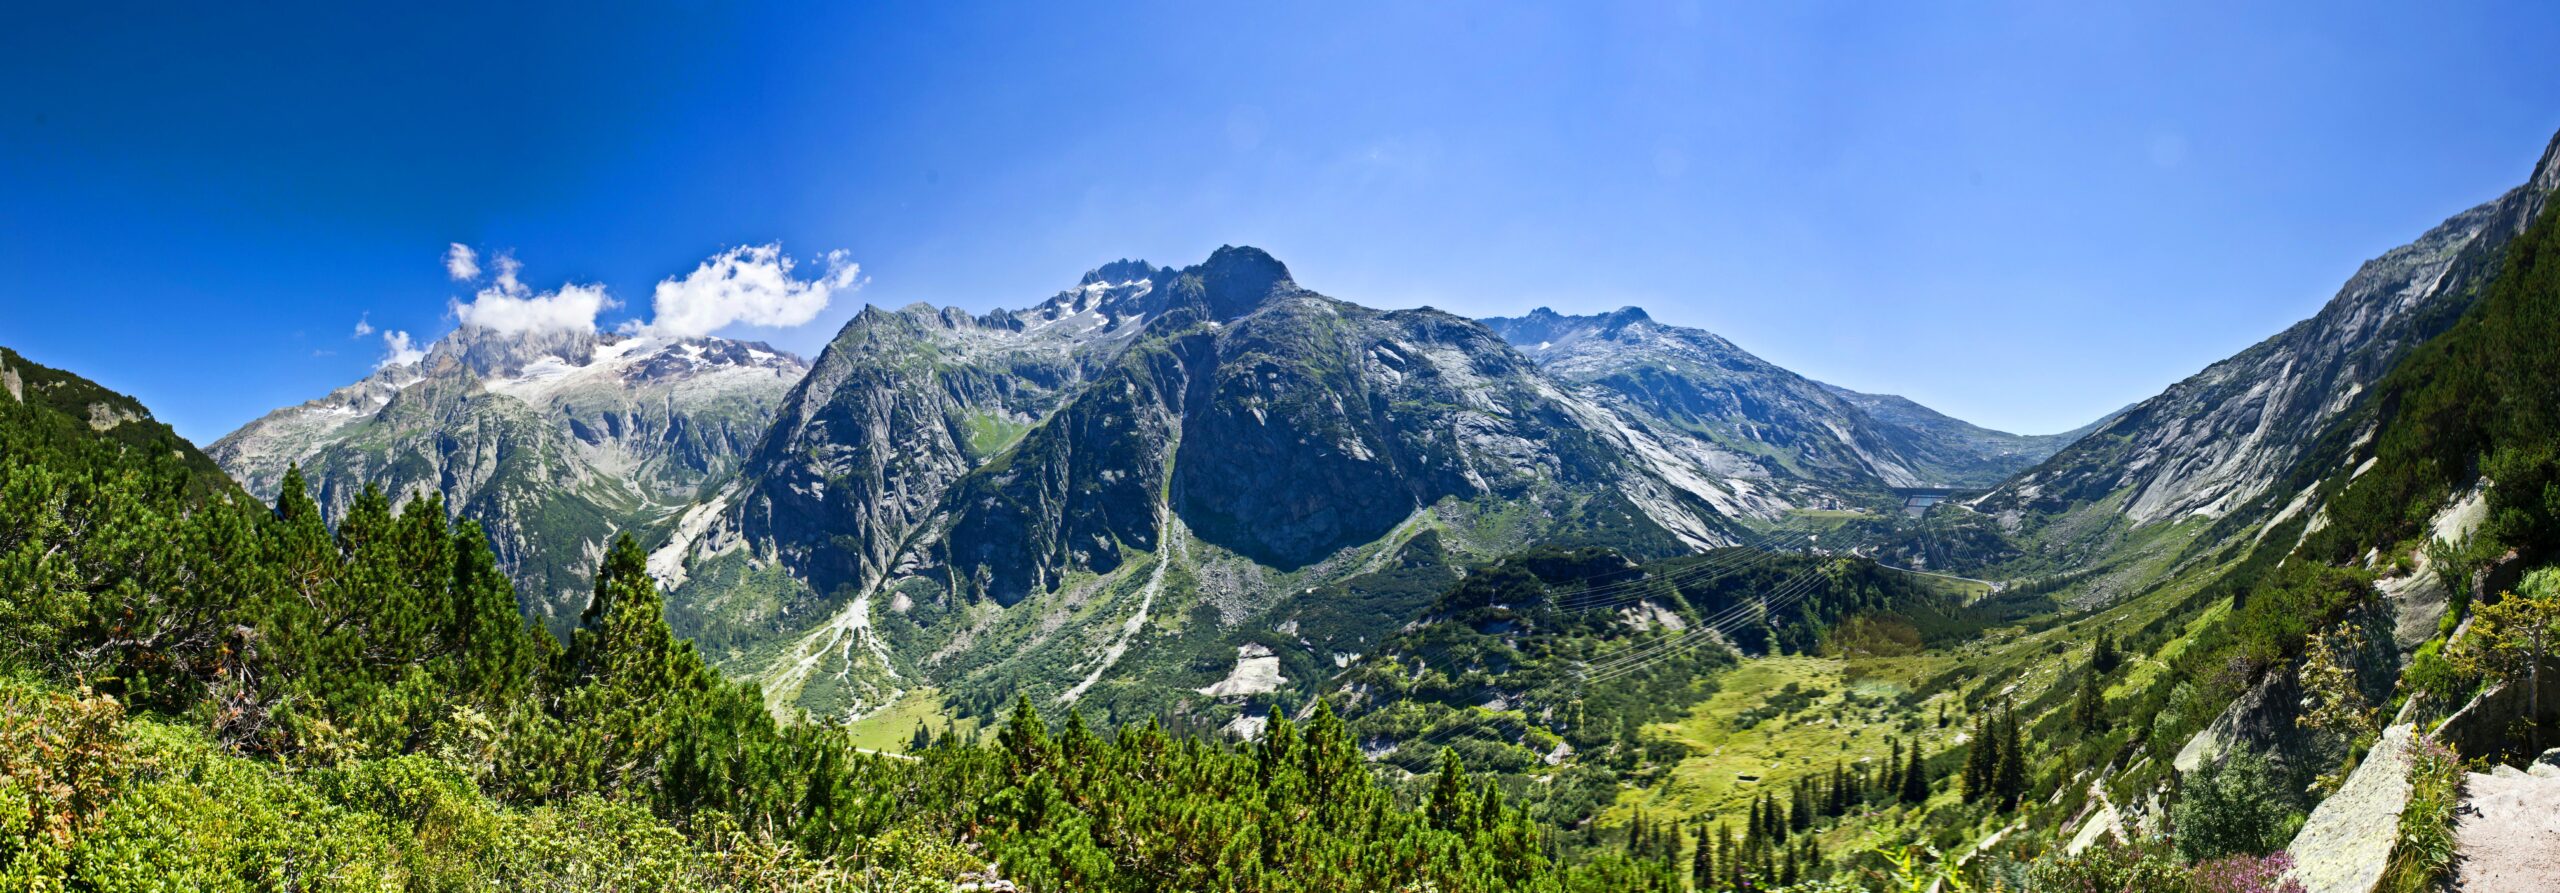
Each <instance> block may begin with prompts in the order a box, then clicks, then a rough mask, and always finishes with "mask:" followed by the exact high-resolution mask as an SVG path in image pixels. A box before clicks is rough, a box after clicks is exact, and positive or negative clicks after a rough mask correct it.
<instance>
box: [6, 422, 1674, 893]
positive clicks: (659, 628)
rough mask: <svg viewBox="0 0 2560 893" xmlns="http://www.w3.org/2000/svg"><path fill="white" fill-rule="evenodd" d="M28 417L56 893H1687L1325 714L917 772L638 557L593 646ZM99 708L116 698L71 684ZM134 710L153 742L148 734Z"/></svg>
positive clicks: (1053, 740)
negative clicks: (1252, 740)
mask: <svg viewBox="0 0 2560 893" xmlns="http://www.w3.org/2000/svg"><path fill="white" fill-rule="evenodd" d="M42 411H45V410H41V409H40V408H30V407H29V406H28V405H27V404H21V403H0V422H7V421H29V422H32V423H30V424H0V507H5V508H6V509H7V510H8V512H9V518H10V520H11V522H12V523H11V524H9V525H7V526H6V527H5V528H0V583H5V584H6V585H5V587H0V593H5V594H4V595H0V647H4V648H5V650H0V669H5V668H6V667H11V666H14V667H22V668H26V670H27V671H29V672H31V673H33V674H35V675H38V676H41V677H44V678H48V679H50V680H52V681H51V682H48V683H22V682H8V683H5V684H0V872H5V873H6V874H0V879H5V880H10V881H15V882H17V883H15V884H13V885H12V886H13V888H24V887H33V888H39V889H63V888H75V889H97V890H125V889H164V888H179V889H212V890H228V889H323V890H325V889H340V888H346V889H357V888H361V889H382V888H394V887H396V888H407V889H421V890H484V889H486V890H499V889H581V890H584V889H598V890H639V889H649V890H658V889H673V890H728V889H757V890H797V889H829V890H845V889H866V890H907V889H918V890H922V889H949V888H950V886H951V885H952V883H953V882H956V881H959V880H962V879H963V878H964V877H966V876H969V875H982V874H983V873H984V872H985V870H986V866H987V865H989V864H990V863H992V864H994V865H996V866H998V871H999V873H1000V874H1001V875H1002V876H1003V877H1004V878H1006V879H1008V880H1011V881H1013V882H1014V883H1016V884H1019V885H1021V886H1022V887H1023V888H1025V889H1029V890H1040V891H1061V890H1076V891H1083V890H1104V891H1110V890H1128V891H1140V890H1159V889H1226V890H1269V891H1290V890H1339V889H1410V888H1428V889H1438V890H1451V891H1504V890H1538V891H1586V890H1587V891H1602V890H1664V891H1667V890H1676V889H1678V883H1679V881H1678V876H1677V873H1676V872H1674V870H1673V869H1672V864H1673V863H1674V862H1675V861H1677V858H1678V855H1679V854H1678V852H1677V851H1678V848H1679V847H1678V838H1677V835H1676V832H1675V833H1674V834H1673V835H1672V836H1670V837H1669V838H1667V839H1668V840H1670V841H1671V843H1670V844H1669V845H1665V844H1664V843H1662V841H1663V840H1665V839H1666V838H1664V837H1661V836H1659V835H1656V836H1652V837H1648V838H1647V840H1648V845H1647V846H1646V847H1644V848H1641V851H1640V852H1639V851H1630V852H1607V853H1592V854H1587V856H1586V857H1585V858H1582V859H1580V860H1578V861H1576V862H1575V863H1574V864H1569V865H1567V864H1559V863H1558V862H1557V861H1555V859H1554V858H1553V856H1552V854H1553V853H1554V852H1555V851H1556V850H1555V848H1554V846H1553V844H1552V842H1551V840H1550V839H1549V835H1548V833H1547V832H1545V831H1543V830H1541V826H1540V825H1538V824H1536V823H1535V820H1533V819H1532V817H1531V816H1530V814H1529V812H1527V811H1526V810H1524V809H1523V808H1521V807H1518V806H1512V805H1508V803H1507V802H1506V798H1505V797H1504V796H1503V795H1502V793H1501V791H1500V790H1499V789H1496V788H1493V787H1490V786H1480V785H1470V784H1468V783H1467V781H1466V778H1465V776H1464V774H1463V772H1462V770H1460V769H1458V763H1457V758H1456V756H1455V755H1454V754H1452V755H1451V756H1449V757H1448V758H1447V759H1449V761H1450V766H1451V772H1452V773H1453V776H1452V777H1453V778H1454V779H1455V780H1454V782H1453V783H1452V784H1450V785H1448V786H1446V789H1445V790H1443V791H1441V792H1440V793H1439V794H1437V795H1436V796H1435V797H1434V798H1433V799H1432V800H1431V801H1430V802H1428V803H1426V804H1424V805H1425V807H1426V808H1421V809H1417V808H1415V807H1414V806H1413V805H1412V801H1411V800H1410V799H1408V795H1407V793H1406V792H1403V791H1400V790H1399V789H1398V788H1396V787H1395V786H1393V785H1390V784H1387V783H1383V782H1381V781H1380V780H1379V779H1377V778H1375V777H1373V775H1372V772H1371V769H1370V767H1369V765H1368V764H1367V762H1366V761H1365V760H1364V759H1363V757H1362V755H1361V752H1360V750H1359V748H1358V747H1357V746H1356V745H1355V744H1354V743H1353V739H1352V737H1351V733H1350V730H1349V728H1348V726H1347V725H1346V724H1345V723H1344V722H1343V721H1341V720H1340V719H1338V718H1336V717H1335V716H1334V715H1333V714H1332V713H1331V712H1330V710H1329V709H1328V708H1326V707H1325V706H1323V705H1319V706H1318V707H1316V708H1315V710H1314V712H1313V714H1312V716H1311V718H1309V720H1308V721H1307V723H1306V724H1305V725H1304V726H1303V727H1300V726H1298V725H1296V724H1294V723H1292V722H1291V721H1290V720H1289V719H1288V718H1286V717H1285V716H1282V717H1274V718H1273V720H1272V723H1271V726H1270V728H1269V730H1268V732H1267V734H1266V735H1265V736H1264V738H1263V741H1262V742H1261V743H1259V744H1256V745H1251V746H1245V747H1241V748H1232V749H1231V748H1229V747H1227V746H1224V745H1219V744H1210V743H1204V742H1203V741H1201V740H1199V739H1196V738H1176V737H1174V736H1171V735H1169V734H1167V733H1165V732H1164V731H1163V730H1162V729H1161V728H1157V727H1152V726H1151V727H1149V728H1147V729H1144V730H1132V729H1127V728H1124V729H1121V730H1120V731H1118V732H1117V733H1114V734H1108V735H1106V734H1099V733H1097V732H1095V731H1094V730H1093V729H1091V728H1090V727H1088V726H1087V725H1086V723H1085V722H1084V720H1083V717H1082V716H1081V715H1069V716H1068V717H1067V720H1066V722H1065V723H1064V730H1063V731H1062V732H1060V733H1057V734H1055V735H1053V734H1051V733H1050V732H1049V730H1048V729H1049V727H1048V724H1047V723H1046V722H1044V720H1043V718H1042V717H1041V716H1040V714H1039V712H1038V711H1037V710H1035V709H1033V707H1032V705H1031V702H1030V701H1029V700H1028V699H1020V700H1017V702H1016V710H1015V716H1014V719H1013V721H1012V722H1011V723H1009V724H1008V725H1007V727H1006V728H1005V730H1004V732H1003V733H1002V735H1001V736H1000V738H999V741H998V743H997V744H996V745H995V746H992V747H980V746H976V745H972V744H965V743H961V742H958V741H955V740H952V739H950V738H949V737H945V738H944V739H942V740H940V741H936V742H932V745H931V746H929V747H925V748H923V749H922V752H921V753H920V754H919V757H920V758H918V759H913V760H900V759H891V758H886V757H878V756H871V755H866V754H863V753H860V752H858V751H856V750H855V749H854V748H853V747H852V745H851V744H850V742H849V740H848V739H847V737H846V735H844V734H843V733H842V732H841V731H839V730H837V729H835V728H833V727H831V726H827V725H823V724H816V725H795V726H785V725H782V724H780V723H777V722H776V721H775V720H774V719H773V718H772V717H771V716H770V715H769V714H768V713H767V712H766V710H765V704H764V702H763V699H762V698H761V696H760V694H759V693H758V692H756V691H754V690H753V689H750V688H745V687H740V686H736V685H733V684H730V683H729V682H727V681H726V680H724V679H722V678H721V677H720V676H719V674H718V673H717V672H716V671H715V670H714V669H713V668H711V667H710V666H709V665H708V664H707V663H706V662H705V661H704V660H702V658H701V657H700V656H699V655H697V654H696V653H695V650H694V648H693V646H692V644H691V643H689V642H687V641H685V640H683V639H680V638H678V637H676V636H675V635H674V633H673V632H672V631H671V630H670V629H669V628H668V625H667V622H666V619H665V617H664V616H663V614H664V606H663V605H662V599H661V596H660V594H659V592H658V590H657V589H656V587H655V585H654V584H653V583H652V582H651V581H650V579H649V577H648V576H647V573H646V571H645V568H644V564H645V558H644V556H643V554H642V553H641V550H640V548H639V547H638V545H637V543H636V542H635V541H634V540H632V539H631V538H630V537H628V536H623V537H620V538H617V540H616V541H615V542H614V543H613V544H612V546H611V547H610V548H609V549H608V550H607V551H606V553H605V555H604V560H603V561H602V563H601V566H600V567H599V568H598V570H597V572H596V573H595V594H594V597H593V598H592V600H591V601H590V603H589V605H588V607H587V610H586V611H585V612H584V613H583V614H582V616H581V617H580V622H579V625H578V628H577V630H576V632H575V634H574V635H573V636H572V637H571V639H570V642H569V645H568V647H567V648H566V649H565V650H563V649H561V648H559V647H558V646H556V645H555V644H554V640H553V639H552V638H551V637H550V636H549V635H548V634H546V633H544V632H543V631H541V630H538V629H535V628H532V627H530V626H528V625H526V624H525V623H524V622H523V621H522V620H521V619H519V617H518V615H517V614H516V610H515V604H516V602H515V598H514V593H513V591H512V589H511V587H510V586H509V585H508V583H507V582H506V579H505V578H504V577H503V576H501V575H499V574H498V573H497V572H496V570H495V562H494V559H493V558H492V556H491V555H490V552H489V549H488V546H487V543H486V541H485V539H484V538H483V537H482V536H481V534H480V532H479V531H478V530H477V529H476V527H474V526H473V525H471V524H468V523H464V524H460V525H455V524H452V523H451V522H449V521H448V519H447V515H446V512H445V509H444V507H443V506H442V505H440V504H438V503H437V502H436V500H434V499H433V498H432V497H429V498H422V499H418V500H414V501H412V502H411V503H410V504H409V505H408V506H407V507H406V508H405V509H403V510H401V511H397V512H394V511H393V510H392V509H391V507H390V500H389V499H388V498H386V497H384V496H383V495H382V494H381V493H379V492H368V493H365V494H364V495H363V496H361V497H360V498H358V499H357V500H356V501H355V502H354V504H353V505H352V506H351V508H350V509H349V511H348V512H347V513H346V516H345V518H344V519H343V520H342V522H341V523H340V524H339V525H338V527H337V529H335V530H330V529H328V528H326V527H324V526H323V525H322V524H321V521H320V513H319V510H318V507H317V506H316V505H315V504H314V503H313V502H312V501H311V499H310V498H309V497H308V496H307V495H306V493H305V492H304V487H303V485H302V483H301V482H300V480H299V479H298V475H291V476H289V480H288V482H287V486H286V487H285V488H284V493H283V496H282V497H281V498H280V499H279V500H278V503H277V505H275V506H274V507H273V508H272V509H270V508H268V507H265V506H259V505H256V504H254V503H252V502H249V501H248V500H246V499H243V498H239V497H237V496H236V494H235V495H231V496H222V497H220V498H212V499H206V498H203V497H202V496H201V495H200V494H201V492H202V491H201V490H200V489H196V488H190V487H188V486H186V480H187V478H186V476H187V475H188V474H190V473H191V472H190V470H189V469H188V468H187V467H186V466H185V465H184V464H183V463H173V462H164V461H161V458H160V456H161V454H153V453H142V452H136V451H133V450H129V449H127V448H125V446H124V445H123V444H121V443H117V442H113V441H108V440H104V439H99V438H89V437H82V436H77V434H76V430H74V431H73V436H55V435H57V434H60V433H61V430H58V429H57V428H55V427H47V426H46V425H45V424H42V421H43V420H42V418H41V417H39V416H37V415H36V414H37V413H39V412H42ZM82 683H86V684H88V685H90V686H93V688H89V689H81V691H82V693H81V694H76V695H75V694H67V693H65V692H64V689H65V688H70V687H76V686H78V685H79V684H82ZM128 707H130V708H133V709H135V710H137V711H139V713H140V714H141V715H140V716H138V717H136V718H126V717H125V716H124V715H123V711H124V710H125V709H126V708H128Z"/></svg>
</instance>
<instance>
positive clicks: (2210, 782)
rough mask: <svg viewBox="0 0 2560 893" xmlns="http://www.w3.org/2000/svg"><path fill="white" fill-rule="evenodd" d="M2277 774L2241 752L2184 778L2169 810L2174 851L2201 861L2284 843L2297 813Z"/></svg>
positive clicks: (2260, 851)
mask: <svg viewBox="0 0 2560 893" xmlns="http://www.w3.org/2000/svg"><path fill="white" fill-rule="evenodd" d="M2279 775H2280V774H2279V773H2277V772H2276V771H2274V770H2272V769H2271V768H2270V767H2269V766H2268V765H2267V762H2266V761H2265V760H2263V759H2260V758H2259V757H2257V756H2254V755H2251V754H2249V753H2246V752H2241V753H2235V754H2233V755H2232V756H2231V759H2229V760H2227V761H2225V762H2223V763H2222V764H2221V765H2219V766H2207V767H2205V768H2204V770H2203V771H2201V772H2198V773H2196V774H2195V776H2194V777H2192V778H2189V779H2188V780H2187V783H2186V786H2185V789H2184V790H2183V791H2182V792H2181V793H2180V796H2179V798H2178V805H2177V806H2176V807H2174V808H2173V809H2171V811H2170V818H2171V821H2172V822H2173V827H2174V828H2175V829H2176V834H2177V848H2178V855H2180V856H2183V857H2186V858H2187V859H2189V860H2191V861H2198V862H2201V861H2205V860H2209V859H2219V858H2222V857H2224V856H2256V855H2261V854H2265V853H2270V852H2274V851H2275V850H2276V849H2277V848H2278V847H2282V846H2284V844H2285V842H2286V841H2287V840H2290V839H2292V837H2293V832H2294V829H2296V828H2298V827H2300V826H2301V822H2302V816H2301V814H2300V813H2299V812H2296V811H2295V810H2294V809H2293V801H2294V796H2293V794H2292V792H2290V791H2288V790H2286V789H2285V785H2284V782H2283V781H2282V779H2281V778H2280V777H2279Z"/></svg>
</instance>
